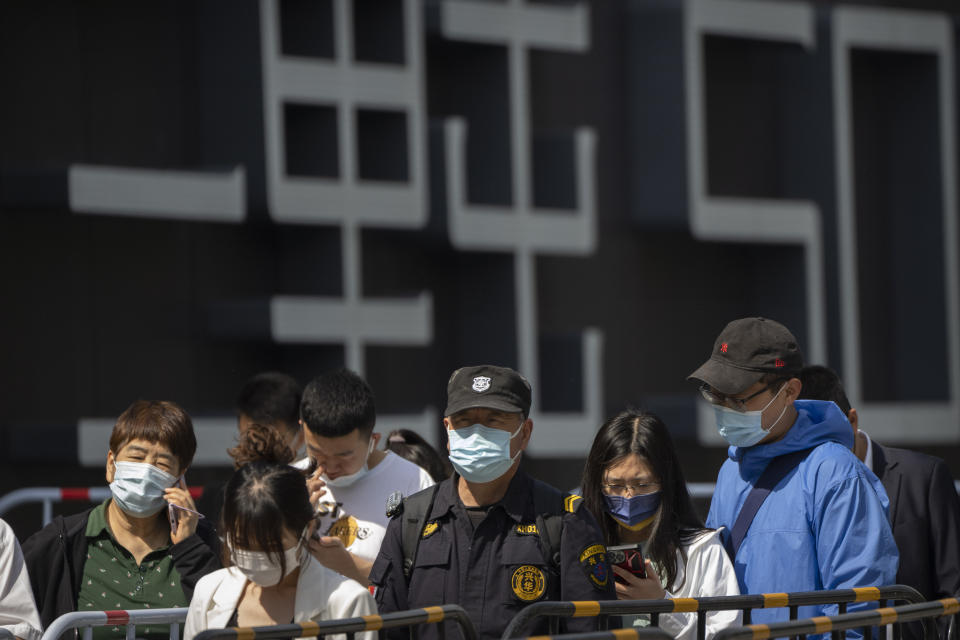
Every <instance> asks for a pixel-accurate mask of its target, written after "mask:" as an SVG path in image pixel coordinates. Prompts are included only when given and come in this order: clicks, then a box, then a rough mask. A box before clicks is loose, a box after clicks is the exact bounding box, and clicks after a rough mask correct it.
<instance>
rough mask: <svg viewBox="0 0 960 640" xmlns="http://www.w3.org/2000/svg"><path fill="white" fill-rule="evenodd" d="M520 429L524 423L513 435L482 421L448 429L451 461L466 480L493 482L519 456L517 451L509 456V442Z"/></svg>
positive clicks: (521, 424)
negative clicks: (488, 425) (487, 425)
mask: <svg viewBox="0 0 960 640" xmlns="http://www.w3.org/2000/svg"><path fill="white" fill-rule="evenodd" d="M521 429H523V422H521V423H520V426H519V427H517V430H516V431H514V432H513V433H512V434H511V433H508V432H506V431H503V430H502V429H494V428H492V427H486V426H484V425H482V424H473V425H470V426H469V427H463V428H462V429H449V430H448V431H447V437H448V438H449V439H450V464H452V465H453V468H454V469H456V471H457V473H459V474H460V475H461V476H463V478H464V479H466V480H467V482H476V483H483V482H493V481H494V480H496V479H497V478H499V477H500V476H502V475H503V474H505V473H506V472H507V471H508V470H509V469H510V467H511V466H512V465H513V461H514V460H516V459H517V456H519V455H520V452H519V451H517V455H515V456H513V457H512V458H511V457H510V441H511V440H513V438H514V437H516V435H517V434H518V433H520V430H521Z"/></svg>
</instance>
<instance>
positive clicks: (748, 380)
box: [687, 318, 803, 395]
mask: <svg viewBox="0 0 960 640" xmlns="http://www.w3.org/2000/svg"><path fill="white" fill-rule="evenodd" d="M802 368H803V354H802V353H801V352H800V347H799V346H798V345H797V339H796V338H794V337H793V334H792V333H790V330H789V329H787V328H786V327H785V326H783V325H782V324H780V323H779V322H777V321H775V320H770V319H769V318H740V319H739V320H734V321H733V322H731V323H730V324H728V325H727V326H726V327H725V328H724V329H723V331H721V332H720V335H719V336H717V340H716V342H714V343H713V353H712V354H711V355H710V359H709V360H707V361H706V362H704V363H703V364H702V365H701V366H700V368H699V369H697V370H696V371H694V372H693V373H691V374H690V375H689V376H688V377H687V380H699V381H701V382H706V383H707V384H708V385H710V386H711V387H713V388H714V389H716V390H717V391H719V392H720V393H725V394H728V395H729V394H734V393H740V392H741V391H743V390H745V389H748V388H749V387H751V386H752V385H754V384H756V383H757V382H758V381H759V380H760V379H761V378H763V376H764V375H765V374H768V373H777V374H782V375H783V376H784V377H796V376H797V375H799V373H800V369H802Z"/></svg>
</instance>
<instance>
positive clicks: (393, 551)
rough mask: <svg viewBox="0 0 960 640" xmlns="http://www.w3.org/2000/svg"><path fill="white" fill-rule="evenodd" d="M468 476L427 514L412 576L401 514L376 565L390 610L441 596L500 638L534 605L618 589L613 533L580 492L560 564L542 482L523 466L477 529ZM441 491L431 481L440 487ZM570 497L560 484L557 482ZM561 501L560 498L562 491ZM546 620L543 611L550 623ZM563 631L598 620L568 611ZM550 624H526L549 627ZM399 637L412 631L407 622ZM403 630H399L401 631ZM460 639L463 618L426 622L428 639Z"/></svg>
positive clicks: (375, 577) (383, 602)
mask: <svg viewBox="0 0 960 640" xmlns="http://www.w3.org/2000/svg"><path fill="white" fill-rule="evenodd" d="M458 480H459V478H458V476H454V477H453V478H450V479H448V480H445V481H443V482H442V483H441V484H440V487H439V488H438V490H437V494H436V498H435V499H434V503H433V508H432V509H431V511H430V514H429V515H428V517H427V519H426V524H425V526H424V528H423V533H422V534H421V540H420V546H419V548H418V550H417V555H416V559H415V562H414V565H413V570H412V572H411V575H410V579H409V581H408V580H406V579H405V577H404V575H403V548H402V545H401V538H400V535H401V524H402V522H403V516H402V515H401V516H398V517H394V518H393V519H392V520H391V521H390V524H389V526H388V527H387V533H386V535H385V537H384V540H383V544H382V546H381V547H380V555H379V556H378V557H377V559H376V562H374V565H373V569H372V570H371V572H370V582H372V583H373V584H374V585H376V587H377V591H376V598H377V604H378V606H379V608H380V612H381V613H388V612H392V611H404V610H407V609H417V608H421V607H427V606H435V605H441V604H459V605H460V606H461V607H463V608H464V609H466V611H467V613H468V614H469V615H470V618H471V620H472V621H473V623H474V626H475V627H476V629H477V632H478V634H479V636H480V637H481V638H490V639H493V638H499V637H500V636H501V634H502V633H503V631H504V629H505V628H506V626H507V623H508V622H509V621H510V619H511V618H512V617H513V616H514V615H516V613H517V612H518V611H520V609H522V608H523V607H524V606H526V605H528V604H530V603H532V602H538V601H541V600H607V599H614V598H615V597H616V595H615V592H614V587H613V577H612V576H611V575H610V573H611V572H610V570H609V567H608V566H607V563H606V555H605V548H604V546H603V537H602V534H601V533H600V528H599V527H598V525H597V522H596V520H594V518H593V516H592V515H591V514H590V513H589V511H588V510H587V509H582V508H579V507H580V505H581V504H582V503H583V500H581V499H580V498H579V496H573V497H569V498H567V499H566V501H564V502H565V504H566V505H567V509H566V510H565V511H564V513H563V520H562V535H561V540H560V562H559V567H557V566H554V563H552V562H548V561H547V559H546V557H545V554H544V551H543V547H542V546H541V538H540V536H539V535H538V532H537V527H536V513H534V508H533V486H534V483H535V482H539V481H538V480H534V479H533V478H531V477H530V476H528V475H527V474H525V473H524V472H522V471H518V472H517V473H516V475H515V476H514V477H513V479H512V480H511V481H510V485H509V487H508V489H507V493H506V495H505V496H504V498H503V500H501V501H500V502H498V503H497V504H495V505H493V506H492V507H490V509H489V511H488V512H487V515H486V517H485V519H484V520H483V521H482V522H480V524H479V525H478V526H477V528H476V530H474V528H473V525H472V523H471V521H470V518H469V517H468V515H467V513H466V511H465V509H464V506H463V503H462V502H461V501H460V498H459V494H458V492H457V481H458ZM430 490H431V489H427V491H430ZM552 490H553V491H556V492H557V495H558V496H560V492H559V491H557V490H556V489H552ZM558 501H559V499H558ZM542 620H543V619H541V621H542ZM565 622H566V624H565V625H564V624H563V623H561V629H564V627H565V628H566V630H568V631H588V630H594V629H595V628H596V619H595V618H578V619H567V620H565ZM545 628H546V626H545V624H540V625H539V626H538V627H536V628H529V629H526V630H525V631H526V633H534V632H535V631H537V630H540V632H542V633H545V632H546V631H545ZM402 631H403V632H402V633H401V634H398V635H397V637H406V636H405V635H404V634H405V633H406V630H405V629H404V630H402ZM391 637H393V636H391ZM457 637H460V636H459V634H458V633H457V631H456V625H455V624H453V623H443V624H432V625H426V626H424V627H423V628H422V629H421V638H424V639H425V640H426V639H429V638H457Z"/></svg>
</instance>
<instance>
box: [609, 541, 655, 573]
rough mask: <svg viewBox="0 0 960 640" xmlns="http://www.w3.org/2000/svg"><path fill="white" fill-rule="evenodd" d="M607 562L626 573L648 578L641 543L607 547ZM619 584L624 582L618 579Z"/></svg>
mask: <svg viewBox="0 0 960 640" xmlns="http://www.w3.org/2000/svg"><path fill="white" fill-rule="evenodd" d="M607 562H608V563H609V564H610V565H612V566H616V567H620V568H621V569H623V570H624V571H629V572H630V573H632V574H633V575H635V576H637V577H638V578H646V577H647V569H646V564H645V563H644V561H643V551H642V549H641V545H640V543H634V544H618V545H615V546H612V547H607ZM617 581H618V582H623V580H620V578H619V576H618V577H617Z"/></svg>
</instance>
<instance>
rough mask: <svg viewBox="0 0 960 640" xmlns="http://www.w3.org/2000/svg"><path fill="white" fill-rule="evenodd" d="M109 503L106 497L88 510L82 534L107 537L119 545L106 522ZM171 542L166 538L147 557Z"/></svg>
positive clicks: (166, 547)
mask: <svg viewBox="0 0 960 640" xmlns="http://www.w3.org/2000/svg"><path fill="white" fill-rule="evenodd" d="M108 504H110V498H107V499H106V500H105V501H104V502H101V503H100V504H98V505H97V506H95V507H94V508H93V510H91V511H90V515H89V516H87V529H86V531H85V532H84V535H86V537H88V538H94V539H97V538H109V539H110V540H111V541H112V542H113V543H114V544H116V545H117V546H120V543H119V542H117V538H116V536H114V535H113V531H110V525H109V524H108V523H107V505H108ZM170 545H171V542H170V540H169V539H168V540H167V544H165V545H164V546H162V547H161V548H159V549H154V550H153V551H151V552H150V553H149V554H148V557H149V556H150V555H152V554H154V553H158V552H165V551H166V550H167V549H169V548H170Z"/></svg>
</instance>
